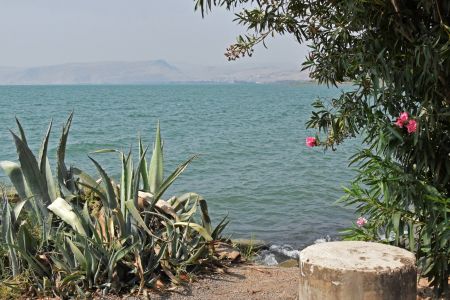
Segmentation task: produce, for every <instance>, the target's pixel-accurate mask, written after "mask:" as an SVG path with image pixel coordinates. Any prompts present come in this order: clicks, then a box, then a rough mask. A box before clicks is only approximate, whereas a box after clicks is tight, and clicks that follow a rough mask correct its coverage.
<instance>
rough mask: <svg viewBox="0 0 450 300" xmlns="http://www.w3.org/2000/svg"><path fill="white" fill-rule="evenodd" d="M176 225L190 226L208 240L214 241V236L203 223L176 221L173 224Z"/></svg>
mask: <svg viewBox="0 0 450 300" xmlns="http://www.w3.org/2000/svg"><path fill="white" fill-rule="evenodd" d="M173 225H174V226H188V227H191V228H192V229H194V230H195V231H197V232H198V233H199V234H200V235H201V236H202V237H203V238H204V239H205V240H206V241H208V242H209V241H212V240H213V238H212V237H211V235H210V234H209V233H208V231H207V230H206V229H205V228H204V227H203V226H201V225H199V224H196V223H189V222H176V223H174V224H173Z"/></svg>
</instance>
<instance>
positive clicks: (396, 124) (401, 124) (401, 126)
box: [395, 118, 403, 128]
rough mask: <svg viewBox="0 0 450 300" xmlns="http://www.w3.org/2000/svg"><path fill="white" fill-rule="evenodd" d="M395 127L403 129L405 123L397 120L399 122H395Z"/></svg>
mask: <svg viewBox="0 0 450 300" xmlns="http://www.w3.org/2000/svg"><path fill="white" fill-rule="evenodd" d="M395 126H397V127H399V128H403V121H402V120H401V119H400V118H397V121H395Z"/></svg>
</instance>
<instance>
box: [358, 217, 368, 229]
mask: <svg viewBox="0 0 450 300" xmlns="http://www.w3.org/2000/svg"><path fill="white" fill-rule="evenodd" d="M366 224H367V219H366V218H364V217H359V218H358V220H356V225H357V226H358V227H363V226H364V225H366Z"/></svg>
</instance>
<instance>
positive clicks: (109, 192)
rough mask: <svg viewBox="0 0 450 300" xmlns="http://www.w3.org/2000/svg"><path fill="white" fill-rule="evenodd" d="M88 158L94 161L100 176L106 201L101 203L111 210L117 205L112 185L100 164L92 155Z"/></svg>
mask: <svg viewBox="0 0 450 300" xmlns="http://www.w3.org/2000/svg"><path fill="white" fill-rule="evenodd" d="M88 157H89V159H90V160H91V161H92V162H93V163H94V165H95V167H96V168H97V170H98V172H99V173H100V176H101V177H102V183H103V186H104V187H105V190H106V199H107V202H106V203H103V205H104V206H105V207H107V208H109V209H110V210H113V209H115V208H116V207H117V200H116V194H115V192H114V187H113V186H112V183H111V179H110V178H109V176H108V175H107V174H106V172H105V170H103V168H102V167H101V166H100V164H99V163H98V162H97V161H96V160H95V159H93V158H92V157H90V156H88Z"/></svg>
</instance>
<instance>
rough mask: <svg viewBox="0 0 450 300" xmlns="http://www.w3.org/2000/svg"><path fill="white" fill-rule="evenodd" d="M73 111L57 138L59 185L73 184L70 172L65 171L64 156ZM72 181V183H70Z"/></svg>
mask: <svg viewBox="0 0 450 300" xmlns="http://www.w3.org/2000/svg"><path fill="white" fill-rule="evenodd" d="M72 119H73V112H71V113H70V115H69V117H68V118H67V121H66V124H65V125H64V126H63V129H62V133H61V138H60V140H59V145H58V148H57V150H56V155H57V157H58V163H57V165H56V173H57V176H58V183H59V185H60V186H66V185H67V184H73V181H72V178H71V176H70V173H69V172H68V171H67V167H66V163H65V157H66V146H67V139H68V137H69V131H70V126H71V124H72ZM71 182H72V183H71ZM72 188H74V186H69V189H72Z"/></svg>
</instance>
